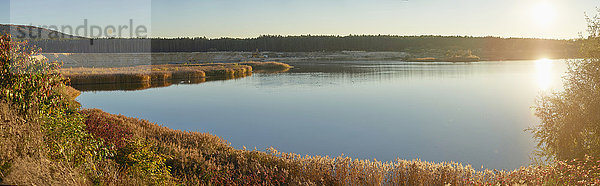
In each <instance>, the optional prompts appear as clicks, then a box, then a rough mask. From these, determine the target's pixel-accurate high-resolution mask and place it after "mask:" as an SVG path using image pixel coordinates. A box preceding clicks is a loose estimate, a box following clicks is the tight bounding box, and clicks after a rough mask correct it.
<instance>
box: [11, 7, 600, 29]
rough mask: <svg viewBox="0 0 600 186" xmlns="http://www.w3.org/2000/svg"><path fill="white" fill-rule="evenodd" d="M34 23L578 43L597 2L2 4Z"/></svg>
mask: <svg viewBox="0 0 600 186" xmlns="http://www.w3.org/2000/svg"><path fill="white" fill-rule="evenodd" d="M8 4H10V19H8V18H7V16H6V15H5V14H6V13H4V14H2V13H0V23H13V24H33V25H74V26H76V25H81V24H83V19H88V21H89V23H90V24H96V25H101V26H102V25H122V24H129V23H128V22H129V19H134V22H135V24H136V25H138V24H142V25H145V26H147V27H149V28H150V32H151V36H153V37H196V36H198V37H202V36H206V37H209V38H217V37H256V36H259V35H265V34H270V35H306V34H312V35H348V34H392V35H429V34H433V35H469V36H500V37H537V38H577V37H578V33H579V32H584V31H585V29H586V23H585V20H584V16H583V15H584V12H588V13H590V14H593V13H595V7H596V6H600V1H597V0H491V1H488V0H199V1H192V0H179V1H178V0H170V1H169V0H164V1H160V0H153V1H151V0H104V1H87V0H85V1H82V0H55V1H47V0H12V1H10V3H8V0H0V6H1V7H2V8H0V11H2V12H5V10H6V9H7V8H6V7H8Z"/></svg>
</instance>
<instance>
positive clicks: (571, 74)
mask: <svg viewBox="0 0 600 186" xmlns="http://www.w3.org/2000/svg"><path fill="white" fill-rule="evenodd" d="M598 12H599V13H598V14H596V15H595V16H593V17H588V16H586V20H587V21H588V34H589V36H588V37H587V38H586V39H585V40H584V41H583V42H582V45H581V55H582V56H583V57H584V59H581V60H574V61H570V62H568V66H569V69H568V72H567V76H566V77H565V84H564V86H565V87H564V88H565V90H564V91H562V92H558V93H554V94H553V95H550V96H544V97H542V98H541V99H539V100H538V104H537V106H536V115H537V116H538V117H539V118H540V119H541V124H540V125H539V126H537V127H535V128H533V129H531V131H532V132H533V134H534V137H535V138H536V139H537V140H538V148H539V155H541V156H543V157H546V158H556V159H559V160H567V159H574V158H577V159H582V158H584V157H585V156H586V155H589V156H594V157H600V26H599V25H600V24H599V23H600V10H599V11H598Z"/></svg>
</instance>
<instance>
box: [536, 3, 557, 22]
mask: <svg viewBox="0 0 600 186" xmlns="http://www.w3.org/2000/svg"><path fill="white" fill-rule="evenodd" d="M531 16H532V18H533V21H534V22H535V23H537V24H539V25H542V26H548V25H550V24H552V23H553V22H554V19H555V18H556V11H555V9H554V6H553V5H552V4H550V3H548V2H541V3H538V4H536V5H534V6H533V8H532V10H531Z"/></svg>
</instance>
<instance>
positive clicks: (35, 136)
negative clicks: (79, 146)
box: [0, 102, 86, 185]
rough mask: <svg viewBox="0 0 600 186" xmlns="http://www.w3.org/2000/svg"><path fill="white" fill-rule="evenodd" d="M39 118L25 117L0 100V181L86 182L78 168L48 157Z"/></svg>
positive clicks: (63, 183) (35, 183)
mask: <svg viewBox="0 0 600 186" xmlns="http://www.w3.org/2000/svg"><path fill="white" fill-rule="evenodd" d="M34 115H35V114H29V116H34ZM36 118H37V117H29V118H24V117H23V116H22V115H20V114H18V113H17V112H16V110H15V109H12V108H11V106H9V104H7V103H5V102H0V184H16V185H81V184H83V183H85V182H86V179H85V177H84V176H83V175H82V174H80V173H79V171H78V170H77V169H74V168H72V167H70V166H69V165H68V164H64V163H61V162H54V161H51V160H49V159H48V158H46V150H47V149H45V148H44V147H45V144H44V137H43V136H44V134H43V132H42V129H41V126H40V124H39V121H38V120H37V119H36Z"/></svg>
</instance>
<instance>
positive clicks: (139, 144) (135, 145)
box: [116, 139, 175, 185]
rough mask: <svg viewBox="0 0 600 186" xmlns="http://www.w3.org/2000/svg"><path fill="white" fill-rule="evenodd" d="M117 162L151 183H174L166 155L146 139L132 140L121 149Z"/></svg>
mask: <svg viewBox="0 0 600 186" xmlns="http://www.w3.org/2000/svg"><path fill="white" fill-rule="evenodd" d="M116 162H117V163H119V164H120V165H122V166H124V167H125V168H126V171H127V172H128V173H129V174H131V175H132V176H135V177H139V178H142V179H143V180H145V181H146V183H147V184H151V185H165V184H168V185H174V183H175V182H174V179H173V177H172V176H171V173H170V167H168V166H167V165H165V156H164V155H162V154H160V153H157V152H156V147H155V146H154V145H153V144H151V143H149V142H147V141H144V140H141V139H134V140H130V141H129V143H128V144H127V146H125V147H124V148H121V149H119V151H118V153H117V156H116Z"/></svg>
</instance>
